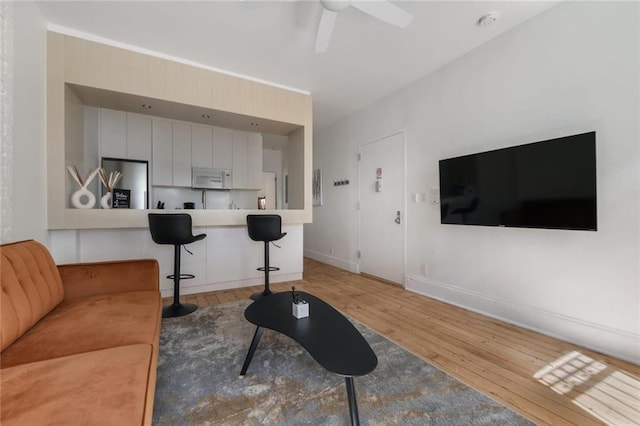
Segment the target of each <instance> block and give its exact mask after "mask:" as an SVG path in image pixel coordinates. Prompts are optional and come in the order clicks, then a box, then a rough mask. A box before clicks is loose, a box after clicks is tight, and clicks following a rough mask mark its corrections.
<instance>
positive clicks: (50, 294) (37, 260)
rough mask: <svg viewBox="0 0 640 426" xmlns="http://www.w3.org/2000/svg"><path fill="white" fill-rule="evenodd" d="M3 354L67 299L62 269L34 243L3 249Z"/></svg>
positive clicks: (0, 337) (0, 283) (0, 249)
mask: <svg viewBox="0 0 640 426" xmlns="http://www.w3.org/2000/svg"><path fill="white" fill-rule="evenodd" d="M0 253H1V254H2V263H1V264H0V286H1V290H2V297H1V298H0V299H1V303H2V306H1V319H2V327H1V329H0V333H1V334H0V341H1V344H2V348H1V350H4V349H5V348H6V347H7V346H9V345H10V344H11V343H13V342H14V341H15V340H16V339H17V338H18V337H20V336H21V335H23V334H24V333H25V332H26V331H27V330H28V329H29V328H31V327H32V326H33V325H34V324H35V323H36V322H38V321H39V320H40V318H42V317H44V316H45V315H46V314H48V313H49V312H51V310H53V308H55V307H56V306H57V305H58V304H60V302H62V299H63V297H64V289H63V286H62V279H61V278H60V273H59V272H58V268H57V267H56V264H55V263H54V261H53V258H52V257H51V254H49V251H48V250H47V248H46V247H45V246H43V245H42V244H40V243H38V242H36V241H33V240H30V241H22V242H19V243H12V244H3V245H2V246H0Z"/></svg>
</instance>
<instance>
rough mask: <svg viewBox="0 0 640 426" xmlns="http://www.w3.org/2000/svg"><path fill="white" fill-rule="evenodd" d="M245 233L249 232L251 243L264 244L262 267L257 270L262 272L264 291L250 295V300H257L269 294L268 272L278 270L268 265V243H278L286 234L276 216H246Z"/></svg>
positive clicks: (280, 220)
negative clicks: (260, 242)
mask: <svg viewBox="0 0 640 426" xmlns="http://www.w3.org/2000/svg"><path fill="white" fill-rule="evenodd" d="M247 231H249V238H251V239H252V240H253V241H262V242H264V266H263V267H261V268H258V271H264V291H262V292H260V293H255V294H252V295H251V299H253V300H258V299H261V298H263V297H265V296H268V295H270V294H271V290H269V272H272V271H279V270H280V268H276V267H274V266H270V265H269V243H272V242H273V241H278V240H279V239H280V238H282V237H284V236H285V235H287V233H286V232H282V218H281V217H280V216H279V215H277V214H249V215H247ZM274 245H275V244H274ZM276 247H277V246H276Z"/></svg>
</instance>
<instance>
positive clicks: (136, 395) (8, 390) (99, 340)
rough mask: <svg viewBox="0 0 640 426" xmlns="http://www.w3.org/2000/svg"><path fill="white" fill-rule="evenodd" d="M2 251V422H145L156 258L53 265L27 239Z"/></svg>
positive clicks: (155, 332) (154, 359)
mask: <svg viewBox="0 0 640 426" xmlns="http://www.w3.org/2000/svg"><path fill="white" fill-rule="evenodd" d="M0 253H1V257H2V263H1V265H0V279H1V287H2V288H1V289H2V295H1V297H0V303H1V304H0V309H1V311H0V316H1V319H2V324H1V327H0V332H1V335H0V341H1V345H2V346H1V350H2V353H1V356H0V375H1V381H0V382H1V387H0V394H1V396H0V400H1V401H0V402H1V407H0V424H2V425H3V426H10V425H30V426H33V425H44V424H47V425H49V424H61V425H79V424H91V425H93V424H109V425H119V426H122V425H150V424H151V419H152V414H153V413H152V412H153V398H154V393H155V384H156V369H157V365H158V343H159V332H160V320H161V314H162V302H161V299H160V291H159V281H158V263H157V261H155V260H151V259H145V260H131V261H115V262H99V263H84V264H74V265H62V266H56V264H55V263H54V261H53V258H52V257H51V255H50V253H49V251H48V250H47V249H46V248H45V247H44V246H43V245H42V244H40V243H38V242H35V241H32V240H31V241H22V242H19V243H12V244H4V245H2V246H0Z"/></svg>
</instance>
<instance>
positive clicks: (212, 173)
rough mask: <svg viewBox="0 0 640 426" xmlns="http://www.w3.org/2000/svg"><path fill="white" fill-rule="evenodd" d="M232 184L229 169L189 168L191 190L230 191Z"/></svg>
mask: <svg viewBox="0 0 640 426" xmlns="http://www.w3.org/2000/svg"><path fill="white" fill-rule="evenodd" d="M232 184H233V180H232V175H231V170H229V169H208V168H204V167H192V168H191V188H193V189H231V185H232Z"/></svg>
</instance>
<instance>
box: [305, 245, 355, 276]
mask: <svg viewBox="0 0 640 426" xmlns="http://www.w3.org/2000/svg"><path fill="white" fill-rule="evenodd" d="M303 254H304V256H305V257H309V258H311V259H314V260H317V261H318V262H322V263H326V264H328V265H333V266H335V267H337V268H340V269H345V270H347V271H349V272H353V273H354V274H359V273H360V267H359V265H358V264H357V263H355V262H350V261H348V260H344V259H340V258H337V257H333V256H330V255H326V254H323V253H318V252H317V251H313V250H304V253H303Z"/></svg>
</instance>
